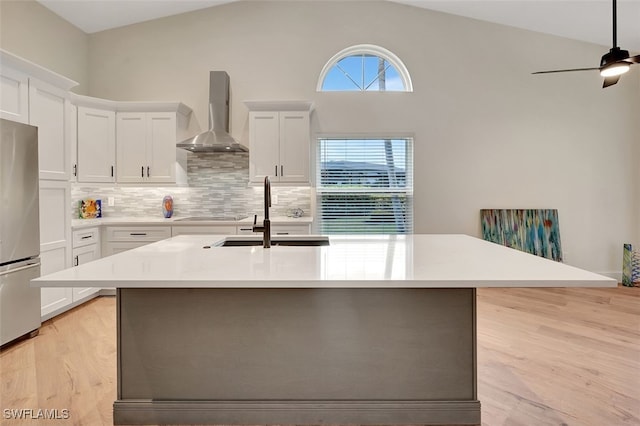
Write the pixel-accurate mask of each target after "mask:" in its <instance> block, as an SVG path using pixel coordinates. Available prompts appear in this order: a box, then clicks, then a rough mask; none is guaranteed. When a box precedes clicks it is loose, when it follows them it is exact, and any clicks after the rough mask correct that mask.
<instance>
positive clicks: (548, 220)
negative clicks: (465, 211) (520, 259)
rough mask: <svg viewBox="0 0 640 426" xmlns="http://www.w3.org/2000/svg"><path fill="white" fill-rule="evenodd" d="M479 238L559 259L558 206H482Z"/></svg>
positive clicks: (560, 260)
mask: <svg viewBox="0 0 640 426" xmlns="http://www.w3.org/2000/svg"><path fill="white" fill-rule="evenodd" d="M480 217H481V221H482V238H484V239H485V240H487V241H492V242H494V243H498V244H502V245H505V246H507V247H511V248H514V249H517V250H521V251H525V252H527V253H531V254H535V255H537V256H541V257H545V258H548V259H553V260H555V261H558V262H562V248H561V245H560V224H559V222H558V210H557V209H482V210H480Z"/></svg>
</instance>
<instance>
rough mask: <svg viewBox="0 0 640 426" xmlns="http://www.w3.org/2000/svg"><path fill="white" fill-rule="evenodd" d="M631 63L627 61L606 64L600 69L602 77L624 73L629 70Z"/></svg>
mask: <svg viewBox="0 0 640 426" xmlns="http://www.w3.org/2000/svg"><path fill="white" fill-rule="evenodd" d="M630 66H631V64H629V63H627V62H616V63H615V64H611V65H608V66H606V67H604V68H602V69H601V70H600V75H601V76H602V77H614V76H616V75H620V74H624V73H625V72H627V71H629V67H630Z"/></svg>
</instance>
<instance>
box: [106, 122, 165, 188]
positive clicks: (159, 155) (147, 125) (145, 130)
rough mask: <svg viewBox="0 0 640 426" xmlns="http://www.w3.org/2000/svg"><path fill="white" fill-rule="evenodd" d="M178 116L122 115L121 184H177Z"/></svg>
mask: <svg viewBox="0 0 640 426" xmlns="http://www.w3.org/2000/svg"><path fill="white" fill-rule="evenodd" d="M176 126H177V121H176V113H175V112H146V113H145V112H118V113H117V121H116V129H117V131H116V140H117V148H116V151H117V153H118V161H117V164H118V173H117V179H118V182H123V183H124V182H153V183H175V181H176V166H175V162H176V142H177V127H176Z"/></svg>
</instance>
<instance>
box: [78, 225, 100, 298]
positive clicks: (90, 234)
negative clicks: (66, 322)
mask: <svg viewBox="0 0 640 426" xmlns="http://www.w3.org/2000/svg"><path fill="white" fill-rule="evenodd" d="M72 257H73V266H79V265H84V264H85V263H89V262H91V261H92V260H96V259H99V258H100V228H98V227H94V228H85V229H77V230H75V231H73V251H72ZM99 292H100V289H99V288H95V287H85V288H80V287H74V288H73V294H72V298H73V302H78V301H81V300H86V299H87V298H89V297H92V296H97V295H98V293H99Z"/></svg>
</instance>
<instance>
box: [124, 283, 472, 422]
mask: <svg viewBox="0 0 640 426" xmlns="http://www.w3.org/2000/svg"><path fill="white" fill-rule="evenodd" d="M475 353H476V346H475V290H474V289H345V288H332V289H273V288H272V289H158V288H156V289H119V290H118V400H117V401H116V402H115V403H114V422H115V424H144V423H180V422H183V423H218V424H220V423H226V424H248V423H250V424H256V423H297V424H319V423H361V424H364V423H367V424H371V423H377V424H381V423H382V424H394V423H395V424H399V423H404V424H406V423H423V424H465V425H473V424H479V423H480V404H479V402H478V401H477V393H476V356H475Z"/></svg>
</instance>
